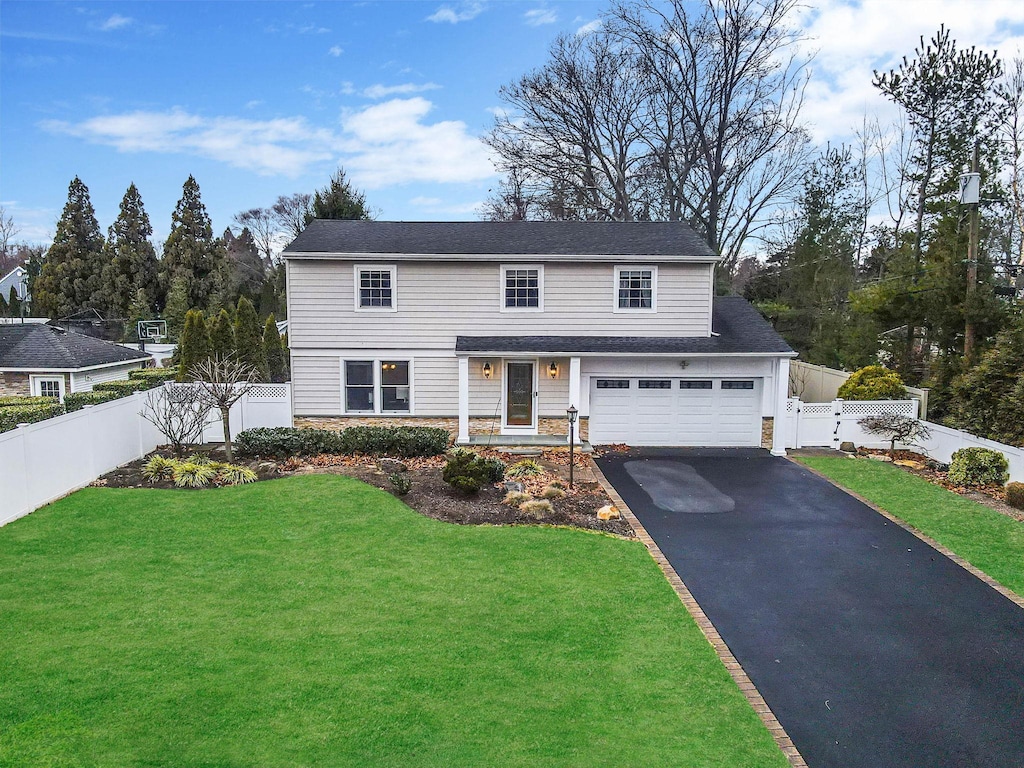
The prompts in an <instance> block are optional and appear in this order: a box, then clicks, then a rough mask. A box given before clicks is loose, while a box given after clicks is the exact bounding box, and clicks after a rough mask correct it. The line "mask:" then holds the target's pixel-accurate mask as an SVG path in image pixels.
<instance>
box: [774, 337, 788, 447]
mask: <svg viewBox="0 0 1024 768" xmlns="http://www.w3.org/2000/svg"><path fill="white" fill-rule="evenodd" d="M778 360H779V363H778V366H777V367H776V372H775V417H774V421H773V422H772V456H785V455H786V427H787V423H786V422H787V419H786V401H787V400H788V399H789V358H788V357H780V358H779V359H778Z"/></svg>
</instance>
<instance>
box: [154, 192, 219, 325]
mask: <svg viewBox="0 0 1024 768" xmlns="http://www.w3.org/2000/svg"><path fill="white" fill-rule="evenodd" d="M223 261H224V244H223V243H221V241H220V240H219V239H217V238H215V237H214V236H213V225H212V224H211V223H210V216H209V214H208V213H207V212H206V206H204V205H203V201H202V199H201V197H200V194H199V184H198V183H197V182H196V180H195V179H194V178H193V177H192V176H189V177H188V180H187V181H186V182H185V185H184V186H183V187H182V193H181V199H180V200H179V201H178V205H177V207H176V208H175V209H174V214H173V215H172V216H171V233H170V234H169V235H168V236H167V241H166V242H165V243H164V258H163V267H164V284H165V285H168V286H171V285H173V283H174V281H175V280H177V279H181V278H183V279H184V282H185V283H186V284H187V296H186V300H187V305H188V308H189V309H209V308H211V306H212V305H213V304H214V303H215V302H216V294H217V288H218V275H219V274H220V272H221V270H222V268H223Z"/></svg>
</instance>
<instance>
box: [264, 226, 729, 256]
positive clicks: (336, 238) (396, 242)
mask: <svg viewBox="0 0 1024 768" xmlns="http://www.w3.org/2000/svg"><path fill="white" fill-rule="evenodd" d="M352 254H360V255H362V254H366V255H378V254H380V255H383V254H387V255H388V256H392V257H400V256H413V255H415V256H417V257H424V256H425V257H431V256H433V257H435V258H436V257H438V256H443V257H448V258H459V257H463V258H465V257H473V258H480V257H481V256H483V257H486V256H584V257H591V258H592V257H613V256H657V257H669V258H672V259H673V260H682V261H714V260H717V258H718V256H717V255H716V254H715V252H714V251H712V250H711V248H709V247H708V245H707V243H705V242H704V241H703V240H702V239H701V237H700V236H699V235H698V234H697V233H696V232H694V230H693V229H692V228H690V226H689V225H688V224H685V223H684V222H680V221H674V222H665V221H629V222H622V221H445V222H438V221H343V220H335V219H316V220H314V221H311V222H310V223H309V225H308V226H307V227H306V229H305V230H303V232H302V234H301V235H299V236H298V237H297V238H295V239H294V240H293V241H292V242H291V244H290V245H289V246H288V247H287V248H285V249H284V256H285V257H287V258H302V257H303V256H305V257H315V258H322V257H323V256H330V255H341V256H344V255H352Z"/></svg>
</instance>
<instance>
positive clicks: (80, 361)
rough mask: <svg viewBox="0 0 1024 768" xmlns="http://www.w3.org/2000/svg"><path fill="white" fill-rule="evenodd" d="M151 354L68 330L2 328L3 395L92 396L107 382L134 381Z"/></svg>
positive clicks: (26, 326) (0, 387) (25, 326)
mask: <svg viewBox="0 0 1024 768" xmlns="http://www.w3.org/2000/svg"><path fill="white" fill-rule="evenodd" d="M149 359H150V358H149V355H148V354H146V353H145V352H139V351H138V350H137V349H136V350H130V349H125V348H124V347H121V346H119V345H117V344H111V343H110V342H107V341H102V340H100V339H94V338H92V337H91V336H83V335H82V334H80V333H74V332H72V331H65V330H63V329H61V328H55V327H53V326H52V325H44V324H39V323H25V324H20V323H19V324H15V325H0V395H48V396H56V397H59V398H60V399H61V400H63V399H64V395H65V394H67V393H68V392H88V391H90V390H91V389H92V388H93V386H95V385H96V384H99V383H100V382H103V381H114V380H116V379H126V378H128V371H130V370H132V369H133V368H142V367H143V366H144V365H145V364H146V363H147V361H148V360H149Z"/></svg>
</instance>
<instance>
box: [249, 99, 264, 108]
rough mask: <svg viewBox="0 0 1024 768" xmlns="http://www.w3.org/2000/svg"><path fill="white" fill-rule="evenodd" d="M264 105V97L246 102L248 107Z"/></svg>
mask: <svg viewBox="0 0 1024 768" xmlns="http://www.w3.org/2000/svg"><path fill="white" fill-rule="evenodd" d="M262 105H263V99H252V100H251V101H247V102H245V108H246V109H256V107H259V106H262Z"/></svg>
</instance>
